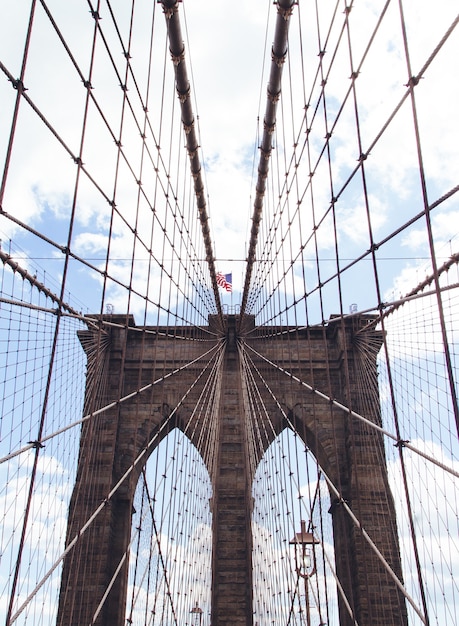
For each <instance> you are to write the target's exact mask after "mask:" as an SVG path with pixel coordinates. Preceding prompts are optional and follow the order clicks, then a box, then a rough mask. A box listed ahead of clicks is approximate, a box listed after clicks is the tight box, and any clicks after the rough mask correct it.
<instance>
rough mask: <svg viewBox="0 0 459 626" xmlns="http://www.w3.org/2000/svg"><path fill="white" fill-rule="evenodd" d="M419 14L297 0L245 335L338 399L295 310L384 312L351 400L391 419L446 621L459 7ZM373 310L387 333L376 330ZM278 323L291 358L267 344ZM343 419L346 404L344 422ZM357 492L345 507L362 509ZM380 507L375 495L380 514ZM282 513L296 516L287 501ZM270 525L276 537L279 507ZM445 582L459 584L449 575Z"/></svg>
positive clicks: (406, 490) (435, 597)
mask: <svg viewBox="0 0 459 626" xmlns="http://www.w3.org/2000/svg"><path fill="white" fill-rule="evenodd" d="M424 11H425V12H424ZM421 15H424V17H425V16H426V15H430V11H429V8H428V7H427V6H425V7H424V6H422V7H421V6H420V5H417V6H416V8H414V7H412V6H411V5H410V4H409V3H404V2H386V3H385V4H384V5H382V6H381V7H378V8H377V9H376V8H375V7H373V6H370V5H366V4H363V3H352V2H350V3H341V2H336V3H332V2H330V3H319V2H317V3H309V4H307V5H306V4H303V3H299V5H298V7H295V10H294V13H293V16H292V20H291V25H290V33H289V53H288V56H287V58H286V62H285V63H286V67H285V68H284V76H283V83H282V93H281V95H280V99H279V104H278V115H277V121H276V128H275V130H274V131H273V141H272V153H271V161H270V170H269V174H268V180H267V182H266V193H265V195H264V198H263V219H262V220H261V221H260V232H259V233H258V238H257V244H256V253H255V254H254V255H253V259H254V260H253V268H251V272H252V276H253V279H252V282H251V284H250V288H249V289H248V291H247V293H245V294H244V295H245V296H246V299H247V312H249V313H251V314H254V315H255V319H256V322H257V328H256V329H255V331H254V332H253V334H252V338H250V337H247V338H246V348H248V349H247V355H248V356H247V358H249V355H251V356H252V357H253V354H254V353H253V352H252V351H251V348H254V349H256V350H257V353H256V354H257V357H259V356H264V357H265V358H266V361H265V364H264V365H263V364H259V365H258V369H260V368H263V372H264V374H263V375H264V378H265V381H267V383H266V384H267V385H268V384H269V386H270V387H271V390H270V393H272V396H273V398H276V399H277V401H278V403H279V405H280V404H281V402H282V400H283V398H285V396H287V395H288V394H287V393H285V392H284V391H283V390H282V387H281V385H287V384H288V380H289V378H290V379H293V380H294V381H295V382H296V383H299V384H301V385H303V386H304V387H305V388H307V389H309V390H310V392H311V393H312V394H314V395H315V396H316V397H317V401H318V402H319V401H320V398H322V399H327V398H328V401H329V402H332V403H333V405H334V407H336V408H338V406H339V404H340V402H339V401H338V400H339V399H338V398H335V395H334V392H333V389H332V381H331V380H329V381H328V383H326V382H325V383H324V381H320V382H319V381H318V380H317V375H316V374H314V371H313V365H312V363H313V359H314V357H313V356H312V354H311V361H310V364H309V366H308V363H307V359H306V360H305V362H299V356H300V348H299V344H298V343H297V330H298V327H300V328H301V327H303V328H304V330H305V333H309V334H311V333H312V332H316V331H313V329H314V327H316V329H317V332H320V329H321V328H322V329H323V330H322V332H323V334H324V339H325V337H326V335H327V333H328V332H329V331H330V330H331V329H332V328H333V327H334V326H335V325H336V327H337V328H339V327H341V328H344V324H345V323H351V324H352V320H353V319H355V320H357V319H361V315H362V314H370V315H374V319H373V321H370V319H368V322H369V326H368V329H365V328H362V329H361V330H360V331H358V332H357V334H356V335H355V337H354V338H353V339H352V344H349V345H348V347H350V346H351V345H352V346H353V347H354V348H355V350H356V352H357V354H358V355H359V356H358V358H359V359H361V364H362V366H361V367H360V368H359V369H358V372H359V380H358V389H359V390H360V391H359V394H358V395H359V398H358V399H354V400H353V401H352V403H349V401H348V400H347V401H344V403H343V404H341V409H342V410H343V408H344V411H346V410H347V411H349V410H351V411H352V412H354V414H355V417H356V418H357V421H356V422H355V423H356V424H357V423H359V422H360V426H359V428H362V429H363V430H362V436H363V437H364V438H365V436H368V437H370V436H371V433H374V432H375V431H377V430H378V429H381V430H380V432H383V434H384V437H383V438H382V439H381V442H380V444H379V452H378V455H380V457H381V459H383V458H384V456H385V455H388V458H389V460H388V471H389V476H390V480H391V485H392V489H393V491H394V492H395V493H396V494H397V495H396V508H397V516H398V520H399V526H400V528H399V532H400V534H401V550H402V560H403V570H404V575H405V579H404V582H403V584H404V588H405V597H406V602H407V607H408V616H409V621H410V623H437V622H438V623H441V622H443V621H445V620H446V621H448V620H453V622H457V621H458V619H459V618H458V614H457V610H456V608H453V609H452V608H451V607H452V606H454V607H455V606H456V604H457V585H456V583H455V581H454V574H453V572H454V566H453V563H454V561H455V559H457V542H456V539H455V536H454V533H455V528H456V526H455V522H454V521H453V519H452V517H451V516H453V517H454V514H453V511H454V510H456V498H455V496H453V499H454V504H452V503H451V502H450V501H449V499H448V495H447V494H448V493H450V494H453V493H454V494H456V493H457V478H458V474H457V453H458V448H457V436H458V429H457V347H456V346H457V336H456V335H457V299H456V296H455V294H456V293H457V287H458V282H457V254H456V253H457V228H456V227H455V225H454V222H455V220H456V219H457V190H458V187H457V177H456V176H455V174H454V173H453V171H452V170H449V169H448V167H447V166H446V167H445V168H444V169H442V171H441V173H440V170H439V166H440V163H442V162H444V161H443V156H445V155H446V154H449V155H450V156H451V158H455V157H454V156H453V155H455V153H456V148H455V146H454V143H453V142H451V141H450V139H448V135H449V132H450V130H451V129H452V128H456V121H455V116H454V113H453V111H452V110H451V109H450V108H449V102H450V99H451V98H454V97H456V95H457V94H456V90H455V88H452V90H451V91H450V87H451V85H449V84H448V86H446V89H445V90H444V89H443V88H444V87H445V85H444V80H443V79H442V76H443V77H444V74H443V71H444V68H445V66H446V65H448V64H450V63H451V62H452V58H453V56H454V54H455V52H457V47H458V32H457V22H458V17H457V11H456V10H455V8H454V7H453V6H452V5H451V4H450V3H447V2H446V3H443V5H442V18H441V20H438V21H435V24H434V25H432V27H431V28H430V27H429V29H427V30H428V32H427V31H426V30H424V29H423V28H422V26H421V23H422V18H421ZM429 85H430V86H429ZM433 94H435V95H433ZM434 99H435V103H437V104H436V105H435V104H434ZM300 102H301V103H302V104H303V106H299V103H300ZM440 102H441V109H440V106H439V103H440ZM443 107H444V108H443ZM440 110H441V113H440V112H439V111H440ZM434 112H438V114H435V113H434ZM261 119H262V118H261ZM431 124H432V125H433V128H435V132H434V135H431V134H430V131H431V128H432V127H431V126H430V125H431ZM440 136H441V137H444V138H445V143H444V144H442V148H441V149H439V144H438V138H439V137H440ZM443 146H444V148H445V153H444V154H441V151H442V150H443ZM263 156H264V155H263V154H262V155H261V160H262V159H263ZM259 171H260V170H259ZM254 218H255V212H254ZM392 303H393V304H392ZM332 316H333V317H332ZM371 328H373V329H380V330H381V331H382V333H383V334H382V335H381V336H379V338H378V337H376V341H374V342H373V340H372V339H371V337H370V335H369V333H368V332H367V331H368V330H370V329H371ZM311 336H312V334H311ZM280 337H282V338H283V343H284V350H283V351H282V355H283V357H282V358H280V357H279V355H278V354H276V353H275V351H274V350H270V349H269V347H268V346H270V344H271V343H272V341H273V338H280ZM263 338H264V341H263ZM381 339H382V347H381V343H380V342H381ZM378 354H379V356H378V357H377V355H378ZM376 358H378V365H379V395H380V397H381V401H382V421H381V422H380V423H379V425H378V422H377V421H376V423H375V420H374V418H372V417H370V416H371V414H372V412H373V410H372V408H371V406H372V405H373V406H374V403H375V401H376V402H379V401H378V398H377V395H376V396H375V397H373V398H372V397H371V396H370V395H369V393H368V390H369V389H371V388H374V385H372V380H373V379H374V372H372V369H371V367H370V365H369V364H370V363H371V361H372V360H373V359H376ZM366 364H367V365H366ZM350 367H351V364H350V363H349V365H345V369H346V368H350ZM273 368H275V369H277V370H278V374H279V382H278V383H277V384H274V383H273ZM308 370H309V371H308ZM349 371H350V370H349ZM347 375H348V374H345V376H347ZM254 376H255V374H254ZM268 381H269V383H268ZM279 390H281V391H279ZM402 396H403V397H402ZM357 405H358V408H357ZM332 410H333V411H335V409H332ZM357 415H359V417H357ZM286 417H287V416H286ZM334 419H335V418H334ZM286 421H288V420H286ZM372 421H373V424H372V423H371V422H372ZM339 423H340V418H339V410H338V411H336V429H337V430H338V428H339V426H338V424H339ZM292 430H293V431H295V427H294V426H293V427H292ZM365 430H366V431H367V435H365ZM356 433H357V431H356ZM355 436H357V435H355ZM254 440H256V439H255V435H254ZM273 445H274V444H273ZM437 446H438V447H437ZM281 457H285V459H288V458H289V454H288V452H287V451H286V450H285V451H284V453H283V454H281ZM273 465H274V466H275V469H274V468H273V469H272V473H273V475H276V476H277V473H278V472H279V465H278V464H273ZM319 466H320V470H323V469H324V466H323V464H322V465H321V463H320V460H319ZM371 471H373V470H372V469H371V468H367V470H366V472H368V473H371ZM325 475H326V472H324V473H323V474H322V476H325ZM421 477H423V478H422V479H421ZM370 481H371V478H370ZM437 481H438V482H437ZM327 482H328V481H327ZM355 487H356V489H357V490H358V481H357V485H356V486H355ZM328 490H329V492H330V495H331V497H332V499H333V498H334V497H335V496H336V495H337V494H340V497H341V498H342V494H343V493H344V492H343V486H342V485H340V484H335V485H334V486H332V485H331V484H330V483H328ZM357 493H358V491H357V492H355V494H354V501H353V503H352V505H351V509H352V510H349V511H348V515H349V518H350V519H351V517H352V516H353V515H355V516H356V519H360V520H361V521H362V518H361V516H360V514H359V508H360V505H359V502H358V497H355V496H356V495H357ZM381 506H382V507H383V508H384V503H383V502H382V503H381ZM273 510H274V509H273ZM434 511H435V512H434ZM380 514H382V511H377V510H375V511H374V519H377V516H378V515H380ZM276 515H280V517H283V518H285V512H284V511H282V512H281V509H279V512H277V513H275V514H274V513H273V516H274V517H276ZM306 519H309V517H308V516H306ZM421 520H422V521H421ZM269 528H270V531H269V533H270V537H274V536H275V533H276V532H277V529H278V524H276V523H272V525H271V526H269ZM440 528H441V529H442V530H441V531H440V530H439V529H440ZM453 528H454V530H453ZM434 529H435V530H434ZM361 532H362V534H364V529H361ZM440 536H441V537H442V540H444V541H445V544H444V546H443V549H440V541H441V540H440V539H439V537H440ZM426 537H428V540H427V542H426ZM434 537H435V539H434ZM284 540H285V537H284ZM370 540H371V538H369V540H368V541H367V543H368V545H370ZM281 543H282V542H280V544H279V545H281ZM369 573H370V572H369ZM279 576H280V574H279ZM446 588H447V589H448V590H449V592H448V594H447V595H448V600H444V599H443V598H442V591H440V590H441V589H442V590H443V593H444V592H445V589H446ZM338 589H339V585H338ZM349 608H350V609H351V610H352V607H351V606H350V607H349ZM373 611H375V612H374V613H373V617H374V619H377V617H378V616H377V613H376V612H377V607H376V606H375V607H373ZM349 615H352V613H349ZM351 619H353V618H351ZM397 623H398V622H397Z"/></svg>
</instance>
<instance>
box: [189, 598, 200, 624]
mask: <svg viewBox="0 0 459 626" xmlns="http://www.w3.org/2000/svg"><path fill="white" fill-rule="evenodd" d="M190 613H193V614H194V619H193V624H194V626H201V624H202V609H201V608H199V606H198V603H197V602H196V606H194V607H193V608H192V609H191V611H190Z"/></svg>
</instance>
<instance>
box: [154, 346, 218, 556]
mask: <svg viewBox="0 0 459 626" xmlns="http://www.w3.org/2000/svg"><path fill="white" fill-rule="evenodd" d="M222 354H223V352H220V356H219V358H218V360H217V361H216V362H215V365H214V367H213V372H212V373H211V376H209V378H208V379H207V381H206V383H205V387H207V388H208V389H210V390H212V389H213V388H214V387H215V384H214V381H213V378H214V376H215V374H216V373H217V375H218V371H219V369H220V367H221V360H222ZM203 394H206V389H204V390H203V391H202V394H201V399H202V397H203ZM200 403H201V400H199V401H198V402H197V404H196V407H195V409H194V411H193V414H192V415H191V416H190V419H189V421H188V424H187V425H186V426H185V429H184V431H183V432H184V435H186V436H188V437H190V436H191V438H192V437H193V434H192V432H191V433H190V434H188V426H189V425H190V424H191V423H192V420H193V419H194V416H195V414H196V413H197V412H199V411H200V410H201V409H200V408H199V405H200ZM195 427H196V424H195ZM174 432H177V431H176V430H175V431H174ZM177 450H178V446H177V445H175V446H174V450H173V452H172V454H171V455H170V458H171V461H170V462H169V464H168V466H167V467H165V468H164V473H163V478H164V480H161V481H160V483H159V484H158V485H157V486H156V487H155V492H154V496H153V497H154V499H155V501H157V500H158V494H157V489H158V487H159V486H160V484H163V490H164V489H165V488H166V481H165V477H166V475H167V473H168V468H170V467H171V466H172V467H173V466H175V467H177V463H175V462H174V463H173V461H174V460H176V457H177ZM166 456H167V453H166ZM157 474H158V472H156V475H157ZM169 490H172V491H177V487H176V486H175V483H174V482H173V483H172V484H171V486H170V487H168V492H169ZM165 495H166V492H165V491H164V496H163V498H162V499H161V501H162V502H163V503H165V502H166V501H167V498H166V497H165ZM174 501H175V499H174ZM170 503H171V500H169V504H168V505H167V507H166V508H165V509H163V511H162V513H161V520H160V528H161V527H162V525H163V523H164V521H165V520H168V524H169V523H170V522H171V521H172V519H174V517H175V515H174V512H173V511H172V512H170V513H169V506H170ZM178 515H179V517H180V516H181V514H180V513H179V514H178ZM177 525H178V521H177ZM167 534H168V536H170V537H172V536H174V537H178V535H179V534H180V532H179V531H178V526H177V527H176V528H171V527H170V526H169V528H168V533H167ZM170 546H172V544H170ZM170 550H171V547H170V549H169V550H168V552H167V553H166V555H165V559H166V561H165V562H167V561H168V560H171V562H173V563H175V562H176V559H175V558H173V559H172V554H171V552H170Z"/></svg>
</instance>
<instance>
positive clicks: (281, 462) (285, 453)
mask: <svg viewBox="0 0 459 626" xmlns="http://www.w3.org/2000/svg"><path fill="white" fill-rule="evenodd" d="M271 393H272V392H271ZM268 419H269V417H268ZM279 437H280V435H279V436H278V437H277V438H276V439H275V440H274V442H273V443H272V445H271V446H270V449H271V453H272V451H273V450H274V455H273V456H272V458H273V463H274V469H275V472H273V473H275V474H276V475H278V474H279V467H283V468H284V472H286V471H287V468H289V477H291V476H293V475H294V472H293V471H292V469H293V468H292V467H291V466H290V464H289V461H288V460H289V459H291V454H289V448H288V447H287V450H285V449H284V448H282V453H281V448H280V446H281V442H280V438H279ZM289 441H290V440H289V439H287V444H288V443H289ZM297 450H298V448H297V447H296V448H295V452H297ZM277 454H279V455H281V456H279V457H278V460H277V461H276V460H275V458H276V456H277ZM296 458H297V456H296ZM285 459H286V460H285ZM297 461H298V458H297ZM296 475H297V476H299V471H298V467H297V472H296ZM287 482H290V484H291V485H292V484H293V481H292V480H290V481H287V476H286V474H284V477H283V482H282V481H281V484H282V485H284V487H281V486H280V487H281V489H280V493H284V492H285V491H286V490H285V485H286V484H287ZM271 488H272V486H268V487H267V488H265V490H264V491H266V490H267V492H269V491H271ZM297 490H298V492H300V489H299V484H298V485H297ZM273 495H274V493H273ZM309 501H310V509H311V510H312V509H313V506H312V505H311V501H312V499H311V496H309ZM288 502H289V500H288V499H287V497H286V495H284V496H283V497H282V499H281V500H279V502H278V504H277V505H276V506H275V507H274V505H273V506H272V507H271V509H270V511H272V512H274V511H277V513H276V517H275V518H274V528H275V529H276V530H275V534H277V533H278V532H279V530H280V528H279V526H278V521H277V516H278V515H281V513H279V511H281V510H282V509H283V508H284V507H286V509H285V510H284V519H289V518H288V516H289V515H290V514H291V513H292V511H290V510H289V505H288ZM290 502H292V498H290ZM279 503H281V505H280V506H279ZM293 519H294V518H293ZM289 527H292V528H294V527H295V522H294V521H293V523H291V524H289ZM286 542H287V539H286V537H285V536H284V537H282V538H281V540H280V541H279V545H285V544H286ZM282 559H284V557H282ZM283 567H284V569H285V572H284V575H285V573H287V569H286V568H287V565H286V562H285V559H284V566H283ZM277 580H283V576H282V575H281V574H280V573H279V574H278V575H277ZM275 586H277V587H278V586H279V585H275Z"/></svg>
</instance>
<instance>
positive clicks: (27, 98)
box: [2, 2, 179, 296]
mask: <svg viewBox="0 0 459 626" xmlns="http://www.w3.org/2000/svg"><path fill="white" fill-rule="evenodd" d="M42 4H43V6H44V8H45V10H46V12H47V15H48V17H49V19H50V21H51V22H52V24H53V27H54V28H55V30H56V32H57V34H58V36H59V37H60V39H61V41H62V42H63V44H64V45H65V40H64V39H63V36H62V35H61V33H60V31H59V29H58V27H57V24H56V23H55V21H54V19H53V18H52V14H51V13H50V12H49V10H48V9H47V7H46V5H45V4H44V2H42ZM96 13H97V12H96ZM95 19H96V18H95ZM96 23H97V24H98V20H97V19H96ZM65 47H66V50H67V51H68V53H69V54H70V56H71V53H70V50H69V49H68V47H67V46H65ZM71 58H72V61H73V62H74V64H75V65H76V63H75V60H74V59H73V57H72V56H71ZM76 67H77V66H76ZM2 69H4V71H5V72H6V73H7V74H8V72H7V70H6V68H4V66H3V65H2ZM77 69H78V68H77ZM79 73H80V77H81V78H82V80H83V82H86V81H85V80H84V78H83V74H82V73H81V72H79ZM10 80H13V78H12V76H10ZM88 90H89V92H90V96H91V98H92V101H93V102H94V103H95V104H96V107H97V102H96V101H95V100H94V96H93V93H92V91H91V90H90V88H88ZM22 95H23V96H24V97H25V98H26V100H27V101H28V102H29V104H30V105H31V106H33V108H34V110H35V111H36V112H37V113H38V114H39V116H40V117H41V119H42V120H43V121H44V122H45V123H46V124H47V126H48V128H49V129H50V130H51V131H52V132H53V134H54V135H55V136H56V138H58V140H59V141H60V142H61V143H62V145H64V146H65V144H64V143H63V141H62V139H61V138H60V137H59V135H58V134H57V133H56V131H54V130H53V128H52V126H51V125H50V124H49V122H47V120H46V119H45V118H44V116H43V115H42V114H40V113H39V111H38V109H36V107H35V106H34V105H33V103H32V101H31V100H30V98H29V97H28V96H27V94H25V93H23V94H22ZM97 109H98V111H99V114H100V115H101V117H102V118H103V119H105V118H104V117H103V113H102V111H101V109H100V107H97ZM107 125H108V123H107ZM108 128H110V127H109V126H108ZM110 132H111V134H112V137H113V139H114V141H115V143H117V139H116V136H115V134H114V132H113V131H111V130H110ZM118 148H119V150H120V152H121V153H122V151H121V147H120V146H118ZM68 151H69V153H70V155H71V156H72V158H73V160H74V161H75V162H76V163H77V165H78V166H79V167H81V169H82V171H84V172H85V174H86V175H87V176H88V178H89V179H90V180H92V182H93V184H95V186H96V188H98V190H99V191H100V192H101V193H102V194H103V195H104V193H103V191H102V189H101V188H100V187H99V186H98V185H97V183H96V182H95V180H94V179H93V178H92V177H91V175H90V174H89V172H88V171H87V170H86V169H85V167H84V165H83V163H81V162H78V157H76V156H74V155H73V154H72V152H71V151H70V150H68ZM126 163H127V165H128V167H130V164H129V161H126ZM131 173H132V174H133V176H134V172H133V170H132V168H131ZM136 180H137V179H136ZM105 199H106V200H107V202H108V203H109V204H111V203H112V200H110V199H109V198H108V197H107V196H105ZM146 200H147V201H148V199H147V198H146ZM112 208H115V210H116V207H112ZM2 212H3V214H4V215H5V216H6V217H8V218H9V219H11V220H12V221H14V222H15V223H17V224H18V225H20V226H21V227H23V228H25V229H26V230H29V231H30V232H32V233H34V234H35V235H36V236H39V237H40V238H43V239H44V240H46V241H48V243H51V244H52V245H54V246H55V247H57V248H58V249H61V248H62V247H61V246H60V245H59V244H56V243H55V242H53V241H52V240H50V239H49V238H47V237H46V236H45V235H44V234H43V233H39V232H37V231H34V230H33V229H31V228H30V227H29V226H28V225H26V224H24V223H23V222H21V221H20V220H17V219H16V218H15V217H14V216H12V215H9V214H7V213H6V212H5V211H2ZM118 214H119V216H120V218H121V219H122V220H124V217H123V215H122V214H121V213H118ZM62 251H63V252H65V251H64V250H62ZM69 254H70V256H71V257H72V258H75V259H77V260H79V261H80V262H83V263H84V264H86V265H87V266H88V267H90V268H91V269H93V270H94V271H98V272H100V273H102V272H101V270H99V269H98V268H97V267H94V266H92V265H91V264H89V263H87V262H85V261H84V259H82V258H79V257H78V256H77V255H75V254H74V253H73V252H72V251H69ZM111 279H112V280H113V281H114V282H115V283H117V282H118V283H119V284H120V286H124V285H123V283H120V282H119V281H118V280H117V279H116V278H115V277H113V276H112V277H111ZM177 287H178V288H179V286H178V285H177ZM137 295H140V296H142V294H137Z"/></svg>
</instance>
